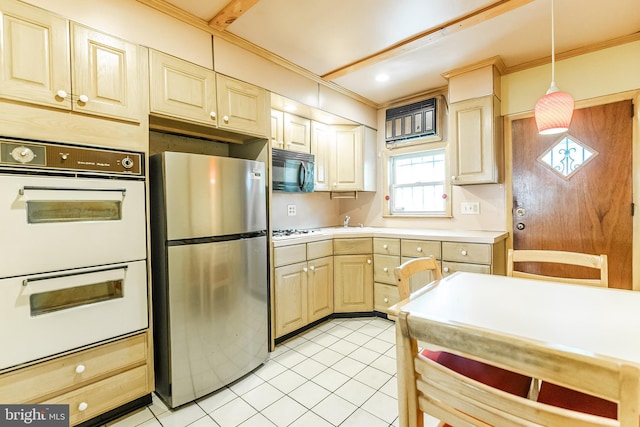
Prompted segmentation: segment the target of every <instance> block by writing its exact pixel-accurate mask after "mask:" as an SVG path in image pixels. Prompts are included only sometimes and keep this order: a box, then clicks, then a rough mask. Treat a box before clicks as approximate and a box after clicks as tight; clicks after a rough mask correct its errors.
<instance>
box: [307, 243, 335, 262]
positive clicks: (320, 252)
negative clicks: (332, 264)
mask: <svg viewBox="0 0 640 427" xmlns="http://www.w3.org/2000/svg"><path fill="white" fill-rule="evenodd" d="M331 255H333V242H332V241H331V240H321V241H319V242H310V243H307V259H316V258H322V257H326V256H331Z"/></svg>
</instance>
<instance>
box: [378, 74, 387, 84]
mask: <svg viewBox="0 0 640 427" xmlns="http://www.w3.org/2000/svg"><path fill="white" fill-rule="evenodd" d="M387 80H389V75H388V74H384V73H383V74H378V75H377V76H376V81H377V82H386V81H387Z"/></svg>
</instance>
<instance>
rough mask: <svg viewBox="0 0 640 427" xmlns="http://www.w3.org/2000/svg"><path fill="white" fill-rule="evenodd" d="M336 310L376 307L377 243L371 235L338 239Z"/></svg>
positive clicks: (339, 311)
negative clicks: (374, 259) (375, 265)
mask: <svg viewBox="0 0 640 427" xmlns="http://www.w3.org/2000/svg"><path fill="white" fill-rule="evenodd" d="M333 248H334V249H333V250H334V255H335V256H334V258H333V262H334V267H335V271H334V279H333V288H334V290H333V292H334V311H335V312H336V313H350V312H360V311H372V310H373V287H372V284H373V259H372V258H373V257H372V253H371V252H372V251H373V242H372V239H371V238H370V237H367V238H353V239H335V240H334V242H333Z"/></svg>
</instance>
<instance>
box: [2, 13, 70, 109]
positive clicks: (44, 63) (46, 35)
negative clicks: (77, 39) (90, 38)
mask: <svg viewBox="0 0 640 427" xmlns="http://www.w3.org/2000/svg"><path fill="white" fill-rule="evenodd" d="M0 9H1V11H2V12H1V13H2V21H1V22H0V25H2V28H1V37H0V53H1V54H2V68H1V69H0V97H3V98H8V99H14V100H18V101H23V102H28V103H32V104H40V105H46V106H50V107H55V108H62V109H66V110H70V109H71V65H70V61H71V60H70V56H69V25H68V21H67V20H66V19H63V18H61V17H59V16H56V15H53V14H51V13H49V12H47V11H45V10H42V9H39V8H36V7H32V6H29V5H26V4H24V3H20V2H17V1H9V0H0ZM59 94H60V95H62V96H59Z"/></svg>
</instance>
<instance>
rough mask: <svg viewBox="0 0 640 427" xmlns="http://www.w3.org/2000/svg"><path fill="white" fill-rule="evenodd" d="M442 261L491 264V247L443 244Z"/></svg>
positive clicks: (457, 243) (469, 244)
mask: <svg viewBox="0 0 640 427" xmlns="http://www.w3.org/2000/svg"><path fill="white" fill-rule="evenodd" d="M442 259H445V260H447V261H458V262H465V263H466V262H469V263H472V264H491V245H487V244H483V243H459V242H442Z"/></svg>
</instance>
